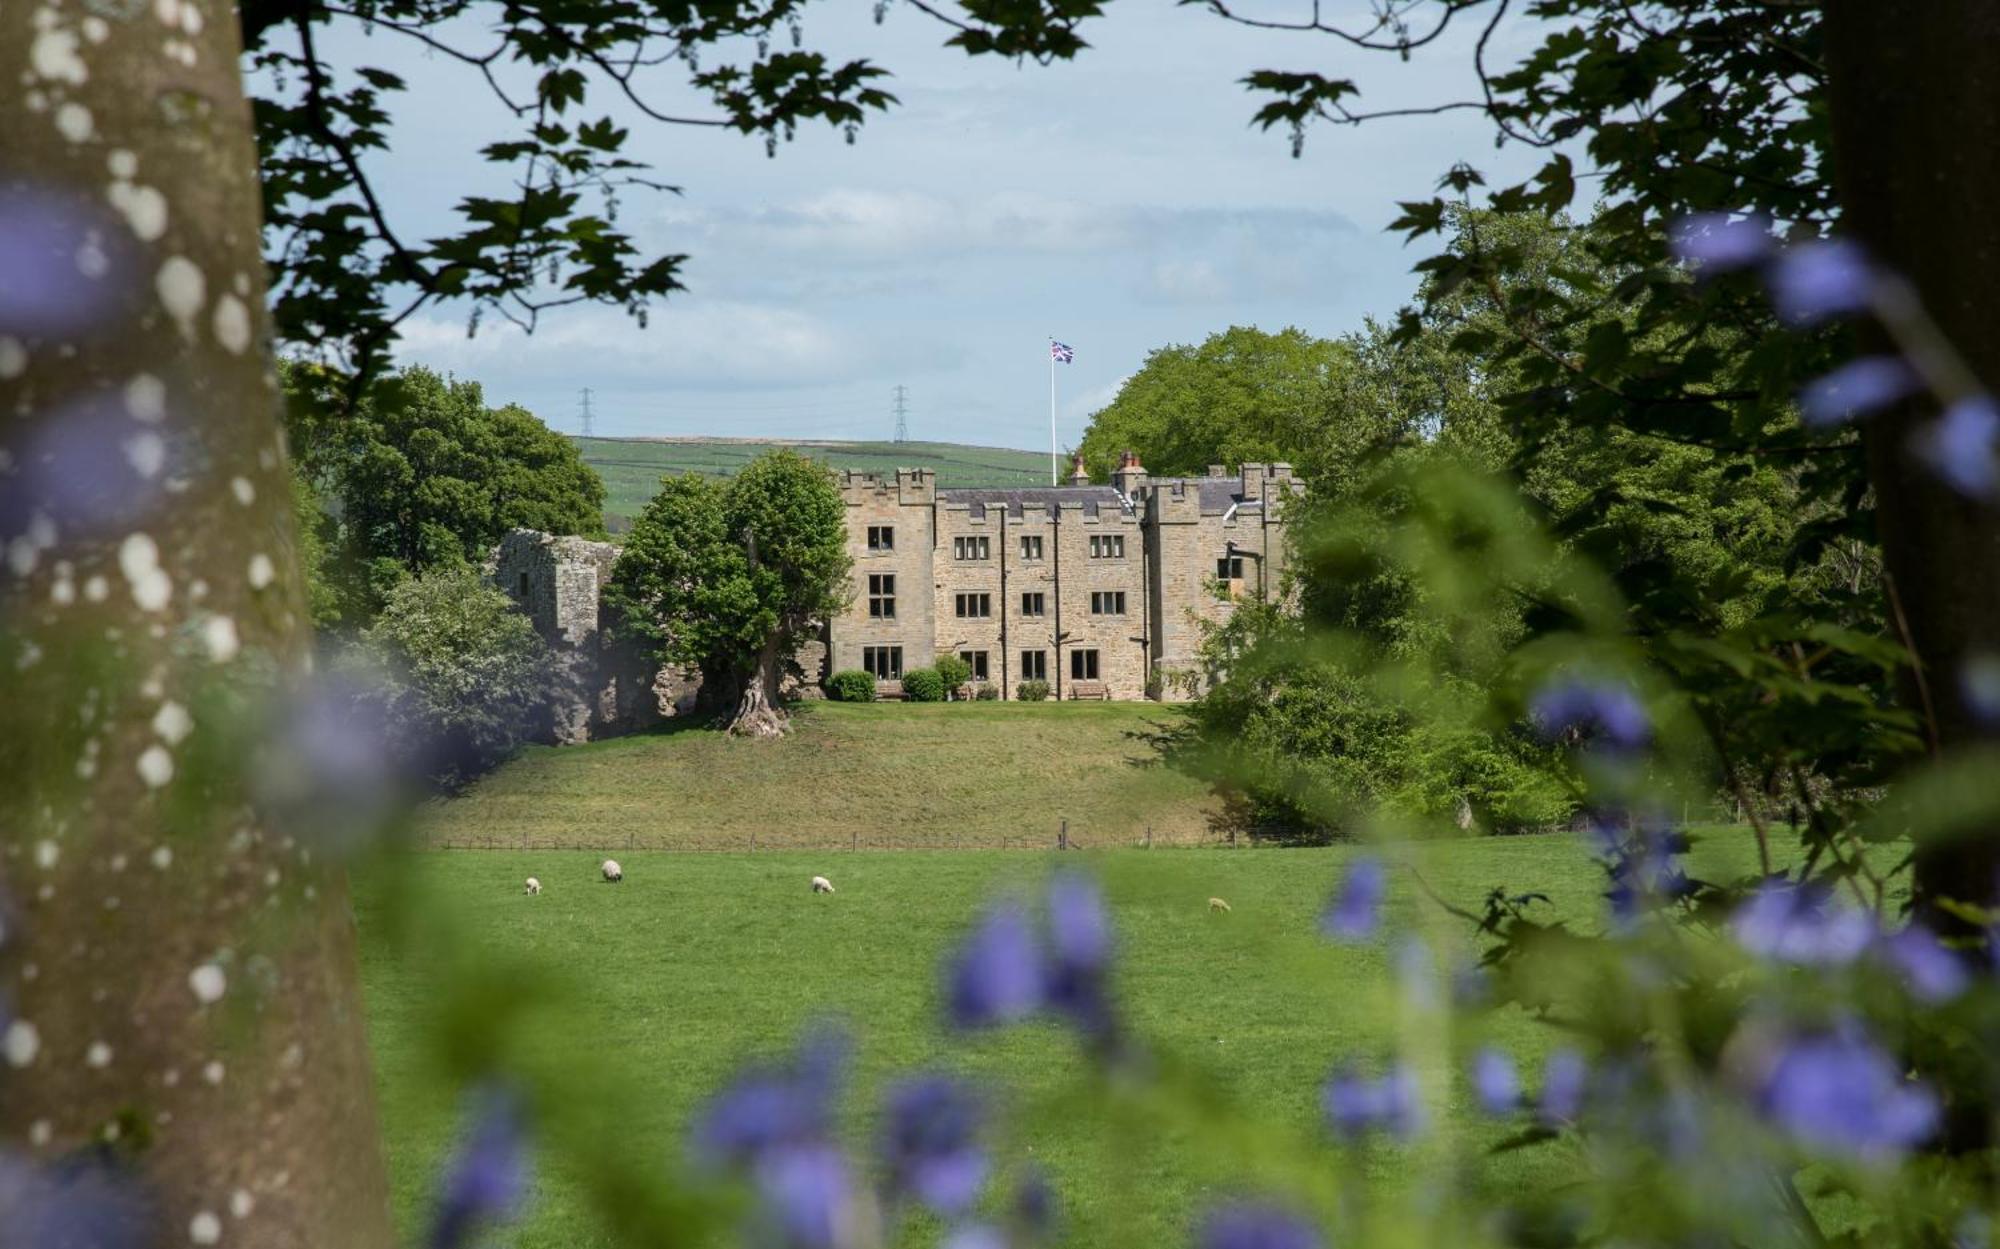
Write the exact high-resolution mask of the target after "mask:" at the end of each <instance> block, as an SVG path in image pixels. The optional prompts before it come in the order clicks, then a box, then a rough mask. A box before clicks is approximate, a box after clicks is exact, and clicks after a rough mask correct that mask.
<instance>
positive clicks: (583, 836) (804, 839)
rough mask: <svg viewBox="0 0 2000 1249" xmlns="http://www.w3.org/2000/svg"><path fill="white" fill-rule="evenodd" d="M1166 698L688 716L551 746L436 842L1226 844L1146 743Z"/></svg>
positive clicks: (439, 812)
mask: <svg viewBox="0 0 2000 1249" xmlns="http://www.w3.org/2000/svg"><path fill="white" fill-rule="evenodd" d="M1178 715H1179V712H1177V711H1175V710H1174V709H1173V708H1171V707H1165V706H1161V705H1159V704H1154V703H1089V704H1080V703H940V704H921V703H872V704H859V705H856V704H845V703H813V704H808V705H807V706H805V707H804V708H802V709H801V710H800V712H799V714H798V715H797V717H796V718H795V721H794V730H793V732H792V733H791V735H790V736H789V737H787V738H785V739H784V740H783V741H778V742H741V741H733V740H731V739H729V738H727V737H725V736H723V735H722V734H721V733H718V732H716V731H714V730H712V729H709V728H706V727H692V726H676V727H674V728H671V729H669V730H667V731H663V732H658V733H651V734H645V735H642V736H637V737H628V738H619V739H616V740H612V741H606V742H594V743H591V744H590V745H587V746H569V747H561V748H535V749H531V750H529V751H528V752H527V753H526V754H525V755H523V756H522V757H521V758H519V759H517V760H515V761H514V762H512V763H509V764H508V765H506V766H505V767H503V768H501V769H500V770H499V771H497V772H495V773H493V774H492V775H490V776H488V777H486V778H484V779H483V780H481V781H479V782H478V783H477V784H475V785H474V786H472V787H471V788H470V789H469V790H467V791H466V792H465V793H464V794H463V795H461V796H459V797H457V798H454V799H451V800H449V801H445V802H439V803H436V804H433V805H432V806H431V807H429V808H428V809H427V810H426V811H425V812H424V815H423V818H422V822H421V832H422V836H423V837H424V839H425V840H426V841H427V842H429V843H430V844H433V845H487V844H489V843H490V844H492V845H495V846H504V845H508V844H513V845H516V846H520V845H523V844H525V845H530V846H554V845H568V846H578V847H601V848H607V849H621V848H643V847H647V846H657V847H662V848H678V849H727V848H746V849H747V848H749V847H750V845H751V843H752V839H753V838H754V839H755V840H756V844H757V845H758V846H759V847H760V848H771V847H775V846H799V847H808V846H819V847H827V848H834V847H842V848H862V849H867V848H874V849H884V848H892V847H911V848H920V847H925V846H954V847H971V846H990V847H1007V846H1013V847H1023V846H1048V845H1053V844H1054V842H1055V839H1056V836H1057V831H1058V829H1059V828H1060V827H1061V826H1062V822H1063V821H1064V820H1067V821H1069V828H1070V833H1071V836H1072V839H1073V840H1074V841H1076V842H1077V843H1079V844H1081V845H1084V846H1107V845H1114V844H1136V843H1138V842H1140V841H1142V840H1143V839H1144V838H1145V836H1146V832H1147V830H1148V829H1151V830H1152V835H1153V837H1154V839H1155V841H1156V842H1159V843H1181V844H1185V843H1191V842H1199V841H1204V840H1211V839H1213V837H1214V836H1215V834H1214V833H1213V832H1212V831H1211V829H1210V827H1209V816H1210V812H1211V810H1212V808H1213V804H1212V802H1211V801H1210V800H1209V798H1208V797H1207V794H1206V792H1205V790H1204V788H1203V786H1202V785H1200V784H1199V783H1198V782H1196V781H1193V780H1191V779H1189V778H1188V777H1185V776H1182V775H1180V774H1178V773H1176V772H1173V771H1171V770H1169V769H1167V768H1164V767H1161V766H1159V765H1158V764H1157V763H1156V762H1155V754H1154V752H1153V750H1152V749H1151V747H1149V746H1148V745H1147V744H1146V743H1145V742H1144V741H1142V740H1140V738H1139V737H1138V736H1137V735H1140V734H1145V733H1150V732H1155V731H1157V730H1158V729H1159V728H1161V727H1162V726H1165V725H1169V724H1172V723H1173V722H1174V721H1175V719H1176V718H1177V717H1178Z"/></svg>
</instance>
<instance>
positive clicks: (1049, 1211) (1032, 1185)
mask: <svg viewBox="0 0 2000 1249" xmlns="http://www.w3.org/2000/svg"><path fill="white" fill-rule="evenodd" d="M1014 1217H1015V1218H1016V1219H1018V1220H1019V1221H1020V1224H1021V1226H1022V1228H1024V1229H1025V1230H1026V1231H1027V1233H1028V1234H1029V1235H1030V1236H1046V1235H1048V1233H1049V1232H1051V1231H1052V1230H1054V1228H1055V1225H1056V1190H1055V1189H1054V1188H1053V1187H1051V1186H1050V1184H1049V1177H1048V1176H1046V1175H1044V1174H1042V1172H1041V1170H1040V1168H1036V1167H1030V1168H1029V1169H1028V1170H1026V1171H1024V1172H1023V1173H1022V1174H1021V1180H1020V1183H1018V1184H1016V1185H1015V1186H1014Z"/></svg>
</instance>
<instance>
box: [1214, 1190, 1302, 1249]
mask: <svg viewBox="0 0 2000 1249" xmlns="http://www.w3.org/2000/svg"><path fill="white" fill-rule="evenodd" d="M1196 1243H1197V1244H1198V1245H1199V1246H1200V1247H1201V1249H1322V1246H1324V1245H1325V1243H1326V1242H1325V1241H1324V1240H1323V1239H1322V1238H1321V1237H1320V1234H1319V1229H1318V1228H1316V1227H1314V1226H1313V1225H1312V1224H1311V1223H1310V1222H1308V1221H1307V1220H1306V1219H1304V1218H1302V1217H1301V1216H1299V1215H1298V1214H1295V1213H1293V1212H1292V1211H1289V1210H1285V1209H1283V1208H1281V1207H1278V1206H1273V1205H1268V1204H1265V1203H1262V1202H1248V1201H1243V1202H1234V1203H1232V1204H1230V1205H1226V1206H1218V1207H1216V1208H1215V1209H1213V1210H1210V1211H1209V1212H1208V1217H1207V1218H1205V1219H1203V1220H1202V1223H1201V1233H1200V1235H1199V1236H1198V1237H1197V1238H1196Z"/></svg>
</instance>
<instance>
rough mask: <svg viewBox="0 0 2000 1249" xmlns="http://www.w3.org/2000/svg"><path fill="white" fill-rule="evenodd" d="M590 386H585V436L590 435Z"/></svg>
mask: <svg viewBox="0 0 2000 1249" xmlns="http://www.w3.org/2000/svg"><path fill="white" fill-rule="evenodd" d="M590 417H591V412H590V387H588V386H585V387H584V388H583V436H584V437H585V438H588V437H590Z"/></svg>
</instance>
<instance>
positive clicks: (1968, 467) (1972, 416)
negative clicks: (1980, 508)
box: [1912, 395, 2000, 499]
mask: <svg viewBox="0 0 2000 1249" xmlns="http://www.w3.org/2000/svg"><path fill="white" fill-rule="evenodd" d="M1996 440H2000V404H1995V403H1994V401H1993V397H1992V396H1991V395H1974V396H1972V397H1971V398H1970V399H1960V400H1959V401H1958V402H1957V403H1954V404H1952V405H1951V406H1950V407H1948V408H1946V409H1945V410H1944V415H1943V416H1941V417H1939V418H1938V419H1937V420H1936V421H1935V422H1934V423H1932V424H1931V425H1929V426H1928V427H1926V428H1925V429H1923V430H1922V431H1920V432H1919V433H1917V434H1916V435H1915V436H1914V437H1913V438H1912V445H1913V447H1914V449H1915V451H1916V453H1917V455H1918V457H1919V458H1921V459H1922V460H1923V461H1924V462H1925V463H1926V464H1929V465H1930V467H1931V471H1932V472H1934V473H1936V474H1937V475H1938V476H1939V477H1942V478H1944V480H1945V483H1946V484H1947V485H1949V486H1950V487H1951V488H1952V489H1954V490H1956V491H1958V492H1959V493H1960V494H1962V495H1965V496H1966V497H1967V498H1973V499H1985V498H1990V497H1992V495H1993V494H1994V492H1995V489H1996V487H2000V459H1996V458H1995V455H1994V444H1995V442H1996Z"/></svg>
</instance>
